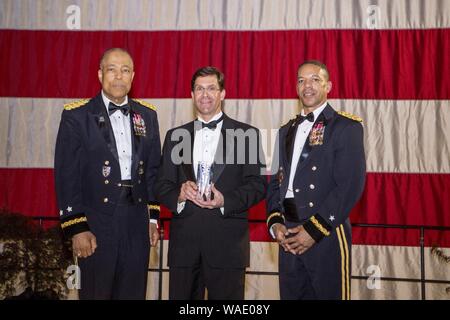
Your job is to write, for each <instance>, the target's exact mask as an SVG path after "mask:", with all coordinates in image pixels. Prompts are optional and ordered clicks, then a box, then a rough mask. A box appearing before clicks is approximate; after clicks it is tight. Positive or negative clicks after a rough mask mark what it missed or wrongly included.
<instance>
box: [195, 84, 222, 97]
mask: <svg viewBox="0 0 450 320" xmlns="http://www.w3.org/2000/svg"><path fill="white" fill-rule="evenodd" d="M217 91H220V89H219V88H217V87H215V86H210V87H206V88H205V87H201V86H195V87H194V93H195V94H196V95H202V94H204V93H205V92H206V93H207V94H208V95H213V94H215V93H216V92H217Z"/></svg>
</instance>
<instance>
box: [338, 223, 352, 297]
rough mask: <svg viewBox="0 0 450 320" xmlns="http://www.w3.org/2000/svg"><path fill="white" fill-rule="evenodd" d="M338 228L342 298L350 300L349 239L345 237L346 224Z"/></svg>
mask: <svg viewBox="0 0 450 320" xmlns="http://www.w3.org/2000/svg"><path fill="white" fill-rule="evenodd" d="M336 229H337V230H336V231H337V232H336V234H337V237H338V241H339V248H340V252H341V285H342V300H350V279H349V256H348V245H347V239H346V237H345V232H344V226H343V225H342V224H341V225H340V226H339V227H337V228H336Z"/></svg>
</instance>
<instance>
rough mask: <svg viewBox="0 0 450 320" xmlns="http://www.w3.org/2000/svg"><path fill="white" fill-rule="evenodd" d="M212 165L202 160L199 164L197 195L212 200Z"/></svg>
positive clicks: (205, 199)
mask: <svg viewBox="0 0 450 320" xmlns="http://www.w3.org/2000/svg"><path fill="white" fill-rule="evenodd" d="M211 181H212V165H209V164H207V163H206V162H203V161H200V162H199V163H198V166H197V188H198V189H197V190H198V191H197V197H198V198H199V199H202V200H204V201H209V200H211Z"/></svg>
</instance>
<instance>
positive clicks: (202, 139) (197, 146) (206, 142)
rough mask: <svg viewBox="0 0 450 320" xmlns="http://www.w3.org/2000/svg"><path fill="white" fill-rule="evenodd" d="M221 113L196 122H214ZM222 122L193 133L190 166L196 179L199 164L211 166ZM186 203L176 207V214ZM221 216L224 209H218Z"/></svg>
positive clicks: (199, 118)
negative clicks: (214, 126) (212, 127)
mask: <svg viewBox="0 0 450 320" xmlns="http://www.w3.org/2000/svg"><path fill="white" fill-rule="evenodd" d="M222 114H223V113H222V112H219V113H218V114H216V115H215V116H214V117H212V118H211V120H209V121H208V122H206V121H204V120H203V119H202V118H201V117H198V119H197V120H198V121H201V122H203V123H209V122H211V121H214V120H218V119H219V118H220V117H221V116H222ZM222 124H223V121H220V122H219V123H218V124H217V127H216V128H215V129H214V130H213V129H209V128H202V129H200V130H196V131H195V137H194V147H193V149H192V150H193V154H192V165H193V168H194V174H195V177H196V178H197V169H198V164H199V162H203V163H206V164H207V165H209V166H211V165H212V164H213V162H214V156H215V154H216V150H217V145H218V144H219V139H220V132H221V130H222ZM185 204H186V202H185V201H183V202H180V203H178V206H177V212H178V213H180V212H181V211H183V209H184V206H185ZM220 211H222V214H223V212H224V208H223V207H222V208H220Z"/></svg>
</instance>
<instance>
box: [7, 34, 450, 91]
mask: <svg viewBox="0 0 450 320" xmlns="http://www.w3.org/2000/svg"><path fill="white" fill-rule="evenodd" d="M0 43H1V47H2V50H1V51H0V70H2V75H3V76H2V77H1V78H0V96H6V97H35V98H38V97H50V98H58V97H61V98H78V97H80V98H81V97H85V98H87V97H91V96H93V95H95V94H96V93H97V92H98V90H99V88H100V86H99V82H98V79H97V70H98V62H99V57H100V55H101V53H102V52H103V51H104V50H105V49H107V48H110V47H117V46H118V47H124V48H128V49H129V50H130V52H131V53H132V55H133V56H134V59H135V66H136V77H135V81H134V86H133V94H132V95H133V96H135V97H147V98H188V97H190V79H191V76H192V74H193V72H194V70H196V69H197V68H199V67H202V66H205V65H215V66H217V67H219V68H221V69H222V70H223V71H224V73H225V76H226V88H227V97H229V98H240V99H262V98H268V99H286V98H295V97H296V93H295V92H296V91H295V83H296V69H297V66H298V64H299V63H300V62H301V61H303V60H304V59H319V60H323V61H324V62H325V63H326V64H327V65H328V67H329V69H330V73H331V80H332V81H333V90H332V91H331V94H330V98H340V99H344V98H350V99H449V98H450V73H449V72H446V70H449V69H450V55H448V54H442V53H445V52H450V29H432V30H288V31H82V32H80V31H76V32H70V31H18V30H1V31H0ZM418 48H420V50H418ZM418 61H427V63H417V62H418ZM417 79H420V81H417Z"/></svg>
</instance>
